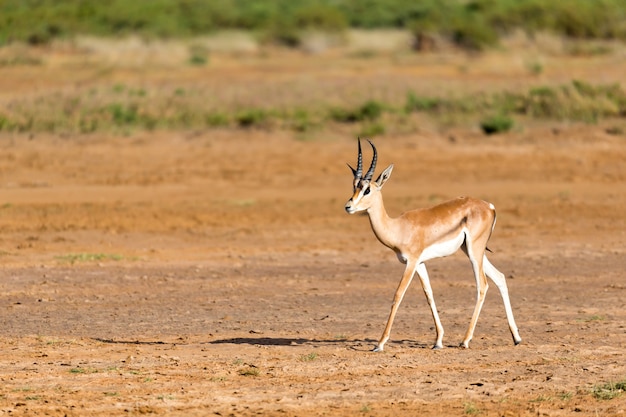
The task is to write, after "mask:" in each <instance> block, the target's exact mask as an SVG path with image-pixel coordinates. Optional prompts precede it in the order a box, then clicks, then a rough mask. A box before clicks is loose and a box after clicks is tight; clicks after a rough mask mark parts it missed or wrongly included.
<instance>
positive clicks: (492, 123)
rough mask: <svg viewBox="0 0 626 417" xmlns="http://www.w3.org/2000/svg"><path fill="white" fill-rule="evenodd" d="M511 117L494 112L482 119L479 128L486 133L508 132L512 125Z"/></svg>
mask: <svg viewBox="0 0 626 417" xmlns="http://www.w3.org/2000/svg"><path fill="white" fill-rule="evenodd" d="M513 124H514V122H513V119H512V118H511V117H510V116H508V115H506V114H496V115H493V116H489V117H487V118H485V119H483V120H482V121H481V122H480V128H481V129H482V130H483V132H485V133H486V134H487V135H493V134H495V133H503V132H508V131H509V130H511V128H512V127H513Z"/></svg>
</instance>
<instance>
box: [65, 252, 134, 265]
mask: <svg viewBox="0 0 626 417" xmlns="http://www.w3.org/2000/svg"><path fill="white" fill-rule="evenodd" d="M55 259H57V260H59V261H63V262H69V263H71V264H75V263H77V262H102V261H121V260H122V259H124V257H123V256H122V255H116V254H110V253H71V254H68V255H60V256H56V257H55Z"/></svg>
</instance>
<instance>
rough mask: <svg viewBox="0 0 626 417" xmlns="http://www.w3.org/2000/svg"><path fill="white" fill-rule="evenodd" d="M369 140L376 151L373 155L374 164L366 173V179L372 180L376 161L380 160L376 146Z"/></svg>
mask: <svg viewBox="0 0 626 417" xmlns="http://www.w3.org/2000/svg"><path fill="white" fill-rule="evenodd" d="M368 142H369V143H370V145H371V146H372V150H373V151H374V156H373V157H372V165H370V169H368V170H367V173H366V174H365V179H366V180H367V181H371V180H372V177H373V176H374V171H375V170H376V162H377V161H378V152H376V147H375V146H374V144H373V143H372V142H371V141H370V140H369V139H368Z"/></svg>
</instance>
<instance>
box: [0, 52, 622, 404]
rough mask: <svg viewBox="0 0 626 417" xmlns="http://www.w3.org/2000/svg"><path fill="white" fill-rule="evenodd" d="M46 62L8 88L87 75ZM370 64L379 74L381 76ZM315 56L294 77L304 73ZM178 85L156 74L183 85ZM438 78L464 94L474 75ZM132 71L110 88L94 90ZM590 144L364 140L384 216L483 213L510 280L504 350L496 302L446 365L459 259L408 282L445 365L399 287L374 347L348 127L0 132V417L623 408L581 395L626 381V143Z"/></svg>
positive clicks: (459, 303) (540, 137)
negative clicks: (428, 282) (432, 305)
mask: <svg viewBox="0 0 626 417" xmlns="http://www.w3.org/2000/svg"><path fill="white" fill-rule="evenodd" d="M60 56H61V57H62V58H63V59H69V58H67V57H66V56H65V55H60ZM49 59H50V60H49V61H48V64H46V65H44V66H43V67H37V68H34V69H33V68H28V69H27V72H33V73H37V72H39V73H40V74H41V77H40V78H39V81H38V82H39V83H40V84H37V87H33V89H36V90H37V91H41V89H44V90H45V89H53V88H64V87H65V86H68V85H70V86H71V85H73V84H72V77H76V78H80V77H81V75H84V74H85V73H86V72H88V71H89V69H83V68H82V67H80V68H79V69H76V68H74V67H72V68H70V69H68V67H67V66H64V65H66V64H58V65H55V62H57V61H54V59H60V58H59V57H58V56H55V57H51V58H49ZM76 59H77V58H76ZM380 59H381V60H383V61H384V62H387V63H388V64H387V66H383V67H382V69H380V67H379V69H378V71H380V73H381V74H382V76H385V77H389V76H393V75H394V74H395V72H394V71H396V69H395V68H396V67H398V66H397V65H395V64H394V63H393V60H391V61H387V60H386V58H385V57H383V58H380ZM471 59H473V60H478V59H479V58H471ZM484 59H485V60H486V59H488V58H484ZM489 59H492V58H489ZM320 60H321V58H319V57H315V56H313V57H311V56H303V57H300V61H298V65H300V66H305V63H306V62H310V64H311V68H312V69H311V72H315V71H317V72H318V73H320V74H323V70H324V68H323V66H322V65H320V62H319V61H320ZM63 62H65V61H63ZM228 62H229V65H230V66H227V65H224V68H222V70H223V71H225V72H228V76H229V77H231V81H232V80H236V79H237V74H241V77H242V79H245V80H248V81H249V80H250V78H249V77H251V74H255V70H256V71H257V72H256V75H257V77H258V78H259V79H263V78H264V77H266V78H268V82H276V83H277V84H280V80H281V79H282V78H280V77H281V74H280V68H281V67H280V66H279V65H278V64H276V63H274V64H272V66H271V71H269V70H268V67H267V66H266V67H263V66H260V67H258V68H257V67H255V66H253V65H251V66H249V67H246V68H244V69H242V70H241V72H240V73H237V72H236V71H235V72H233V69H232V67H231V66H232V62H231V61H228ZM480 62H483V64H484V65H487V64H485V63H484V62H487V61H480ZM619 63H620V64H621V67H620V66H619V65H618V66H617V67H618V68H617V69H614V71H615V74H617V73H618V71H620V68H621V70H622V72H621V74H622V75H623V74H624V73H626V72H624V71H623V70H624V67H625V66H624V59H623V58H621V61H619ZM613 64H615V62H614V63H613ZM294 65H296V64H294ZM407 65H408V64H407ZM410 65H414V64H410ZM455 65H456V64H455ZM477 65H478V64H477ZM215 66H216V67H215V68H217V69H213V70H212V69H208V70H207V71H208V72H209V73H210V71H216V73H217V72H219V71H220V67H219V62H218V63H216V64H215ZM284 67H285V68H289V66H284ZM581 68H582V69H581ZM0 71H2V72H3V74H4V76H3V77H0V78H2V79H3V81H2V83H3V88H4V90H3V96H2V97H3V98H2V99H3V100H4V102H5V103H6V100H9V99H10V97H11V94H15V95H17V94H24V91H28V88H27V86H26V85H25V83H26V82H27V81H26V78H21V77H26V76H24V75H23V73H22V72H20V71H19V68H17V69H16V68H12V67H11V68H4V69H2V68H0ZM81 71H83V72H81ZM186 71H187V72H186ZM193 71H196V72H197V71H198V70H196V69H187V70H185V69H179V70H178V71H177V72H176V74H178V76H179V77H180V79H181V80H187V81H188V82H196V81H189V78H190V77H191V76H190V75H189V74H190V73H191V72H193ZM397 71H398V73H401V72H402V73H404V74H406V72H407V69H406V66H405V67H402V66H399V67H398V69H397ZM416 71H417V69H416ZM433 71H434V72H436V70H433ZM562 71H563V68H562V67H560V66H559V67H558V69H556V70H555V73H559V74H560V72H562ZM573 71H574V72H576V71H577V72H576V73H577V74H578V76H581V73H582V74H583V75H584V74H587V72H585V71H588V73H589V74H592V73H594V71H593V66H591V65H589V66H588V67H583V66H577V67H576V69H575V70H573ZM164 72H165V71H164ZM70 73H71V75H70ZM55 74H57V75H58V77H56V78H55V77H54V75H55ZM194 74H195V73H194ZM354 74H356V72H355V73H354ZM354 74H353V75H354ZM456 74H457V75H456V77H457V78H458V79H456V80H455V82H457V83H458V82H465V83H467V84H472V88H478V86H477V84H476V83H478V82H483V81H481V80H483V79H484V78H485V77H486V76H484V74H482V75H481V74H476V76H475V77H474V75H473V74H471V73H470V74H467V73H465V72H461V73H456ZM459 74H460V75H459ZM507 74H508V72H507ZM31 75H32V74H31ZM366 75H367V74H366ZM366 75H364V76H366ZM369 75H372V74H371V73H370V74H369ZM145 76H146V75H145V74H143V73H142V74H137V73H133V74H131V75H128V73H127V72H125V70H123V69H121V70H119V71H113V72H112V73H109V75H108V76H107V78H106V81H107V82H108V81H111V80H115V79H116V77H117V78H122V79H125V80H126V82H132V81H133V79H135V78H133V77H137V78H139V77H145ZM518 76H519V74H516V73H511V77H512V78H515V77H518ZM545 76H546V77H547V78H549V77H550V73H546V74H545ZM7 77H8V78H7ZM11 77H13V78H11ZM155 77H156V78H158V77H157V76H155ZM169 77H170V78H171V79H176V77H175V76H174V75H169ZM328 77H329V78H330V79H332V78H333V74H332V73H331V74H330V75H328ZM459 77H461V78H462V77H467V79H461V78H459ZM590 77H592V76H591V75H590ZM156 78H155V79H156ZM496 78H497V77H496ZM556 78H559V76H558V75H557V76H556ZM583 78H584V77H583ZM11 79H13V81H14V83H11ZM194 79H195V78H194ZM55 80H56V81H55ZM151 80H152V79H151V78H149V77H148V79H147V81H146V80H145V79H144V80H143V82H151ZM159 80H161V79H160V78H159ZM292 81H293V80H291V81H289V83H291V82H292ZM95 82H101V81H94V83H95ZM154 82H157V81H154ZM163 82H165V81H163ZM197 82H200V81H197ZM307 82H308V81H307ZM319 82H320V83H321V84H324V82H325V81H324V79H322V77H320V79H319ZM361 82H363V83H365V82H366V81H363V80H361ZM442 82H444V81H442ZM500 82H502V80H500ZM484 83H485V85H487V84H488V83H489V82H488V81H484ZM290 85H291V84H290ZM324 85H326V84H324ZM326 86H327V87H328V85H326ZM486 88H487V87H486ZM12 92H13V93H12ZM611 123H613V124H614V123H618V124H619V123H622V125H623V121H619V120H618V121H612V122H611ZM607 126H608V125H607V124H603V123H600V124H598V125H593V126H584V125H578V124H565V123H550V122H546V123H542V124H535V125H533V126H527V127H526V128H524V129H518V130H517V131H515V132H512V133H508V134H505V135H499V136H494V137H485V136H483V135H482V134H480V133H479V132H478V131H476V130H475V129H471V128H457V129H447V130H444V129H441V130H437V129H434V130H420V131H418V132H414V133H411V134H406V135H397V136H388V137H383V138H378V139H376V143H377V147H378V150H379V155H380V159H379V169H378V171H380V170H381V169H383V168H384V167H385V166H387V164H389V163H392V162H393V163H394V164H395V170H394V173H393V176H392V178H391V180H390V181H389V183H388V184H387V185H386V187H385V191H384V194H385V200H386V206H387V209H388V211H389V212H390V214H392V215H398V214H399V213H400V212H401V211H402V210H406V209H410V208H415V207H419V206H427V205H430V204H434V203H437V202H440V201H443V200H445V199H448V198H453V197H455V196H457V195H472V196H476V197H479V198H484V199H486V200H488V201H490V202H492V203H493V204H494V205H495V206H496V208H497V210H498V224H497V227H496V230H495V233H494V235H493V236H492V239H491V241H490V248H491V249H492V250H493V251H494V253H493V254H491V255H490V258H491V260H492V262H493V263H494V264H495V265H496V266H497V267H498V268H499V269H500V270H501V271H503V272H504V273H505V275H506V276H507V277H508V285H509V290H510V294H511V299H512V304H513V309H514V312H515V315H516V319H517V322H518V325H519V327H520V333H521V336H522V338H523V342H522V344H521V345H519V346H514V345H513V343H512V341H511V337H510V334H509V331H508V328H507V325H506V319H505V317H504V309H503V307H502V302H501V299H500V297H499V295H498V293H497V289H495V286H492V288H491V290H490V292H489V293H488V296H487V301H486V303H485V306H484V308H483V312H482V314H481V317H480V320H479V322H478V327H477V330H476V333H475V337H474V340H473V341H472V343H471V344H470V349H461V348H458V347H457V346H458V344H459V342H460V341H461V339H462V337H463V334H464V331H465V329H466V327H467V325H468V322H469V318H470V315H471V311H472V308H473V303H474V297H475V286H474V280H473V277H472V273H471V268H470V265H469V262H468V261H467V259H466V258H464V257H463V256H462V255H460V254H458V255H454V256H452V257H449V258H446V259H439V260H434V261H432V262H429V264H428V265H429V271H430V275H431V279H432V285H433V289H434V293H435V299H436V300H437V303H438V308H439V312H440V315H441V319H442V322H443V325H444V327H445V330H446V335H445V338H444V345H446V348H444V349H442V350H437V351H434V350H431V349H430V347H431V345H432V343H433V341H434V337H435V334H434V329H433V323H432V319H431V316H430V312H429V310H428V307H427V305H426V302H425V300H424V296H423V295H422V292H421V289H419V284H416V283H414V284H413V286H412V287H411V288H410V289H409V291H408V293H407V296H406V297H405V300H404V302H403V304H402V306H401V308H400V311H399V314H398V317H397V319H396V323H395V325H394V328H393V331H392V338H391V340H390V342H389V343H388V344H387V346H386V350H385V352H383V353H372V352H371V351H370V350H371V349H372V347H373V346H374V345H375V343H376V340H377V338H378V337H379V336H380V333H381V332H382V329H383V326H384V324H385V321H386V319H387V315H388V311H389V306H390V302H391V298H392V295H393V292H394V290H395V287H396V285H397V283H398V281H399V278H400V275H401V273H402V270H403V266H402V265H401V264H399V263H398V262H397V260H396V257H395V255H394V254H393V252H391V251H389V250H388V249H386V248H384V247H383V246H381V245H380V244H379V243H378V242H377V241H376V239H375V238H374V236H373V234H372V232H371V230H370V228H369V223H368V221H367V219H366V218H365V217H363V216H358V215H356V216H348V215H347V214H346V213H345V212H344V209H343V206H344V203H345V201H346V200H347V199H348V197H349V196H350V192H351V175H350V172H349V170H348V169H347V168H346V166H345V163H346V162H350V163H354V162H355V158H356V155H355V153H356V143H355V137H354V136H355V135H353V134H352V133H351V132H344V131H343V130H341V129H339V130H336V131H331V132H325V133H320V134H319V135H317V136H316V137H315V138H313V139H310V140H306V141H302V140H296V139H294V138H293V135H292V134H291V133H289V132H268V131H263V130H249V131H244V130H228V129H225V130H207V131H199V132H158V133H142V132H136V133H132V134H130V135H126V134H119V135H117V134H93V135H88V136H74V137H63V136H58V135H56V136H55V135H43V134H36V135H29V134H10V133H4V134H2V136H1V137H0V146H1V147H2V149H1V151H0V187H1V190H0V193H1V194H0V195H1V196H2V201H0V204H2V206H1V207H0V230H1V231H2V234H1V235H0V245H1V246H0V248H1V249H2V252H1V254H2V256H1V257H0V262H1V263H2V266H3V268H2V270H1V272H0V309H1V311H2V313H1V314H0V326H1V327H0V328H1V329H2V330H1V331H0V352H2V355H1V359H0V381H1V384H0V411H1V413H2V414H4V415H70V416H71V415H101V416H105V415H107V416H108V415H136V414H161V415H185V416H187V415H198V416H199V415H212V414H215V415H253V414H263V415H299V416H307V415H376V416H378V415H382V416H385V415H484V416H515V415H538V416H543V415H549V416H569V415H589V416H591V415H593V416H596V415H623V414H624V413H625V412H626V394H622V395H621V396H616V397H615V398H612V399H601V398H597V397H598V395H594V391H596V392H598V391H601V389H600V388H601V387H603V386H605V385H606V384H607V383H615V382H620V381H621V382H623V381H625V380H626V361H625V360H624V354H625V353H626V328H625V327H624V326H625V322H626V301H625V299H626V297H625V296H626V292H625V290H626V282H625V280H624V270H625V268H626V249H625V247H626V246H625V244H626V215H625V214H624V205H625V204H626V189H625V188H624V183H625V181H626V165H625V164H624V161H626V139H625V137H624V135H623V134H621V135H619V134H617V135H615V134H609V133H607ZM610 126H613V125H612V124H611V125H610ZM365 157H366V163H368V162H369V159H368V158H369V153H366V156H365ZM605 391H606V390H605ZM601 393H602V392H601ZM604 393H605V394H610V393H608V392H604Z"/></svg>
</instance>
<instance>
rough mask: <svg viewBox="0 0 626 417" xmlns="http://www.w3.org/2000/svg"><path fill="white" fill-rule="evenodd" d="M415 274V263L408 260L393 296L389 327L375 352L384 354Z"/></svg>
mask: <svg viewBox="0 0 626 417" xmlns="http://www.w3.org/2000/svg"><path fill="white" fill-rule="evenodd" d="M414 273H415V261H413V260H408V261H407V263H406V269H405V270H404V274H403V275H402V279H401V280H400V285H398V289H397V290H396V293H395V295H394V296H393V304H392V305H391V313H389V319H388V320H387V325H386V326H385V331H384V332H383V335H382V336H381V337H380V340H379V341H378V346H376V347H375V348H374V352H382V351H383V349H384V347H385V343H387V341H388V340H389V335H390V334H391V325H392V324H393V319H394V318H395V317H396V313H397V312H398V307H400V303H401V302H402V299H403V298H404V294H405V293H406V290H407V288H409V284H410V283H411V280H412V279H413V274H414Z"/></svg>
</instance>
